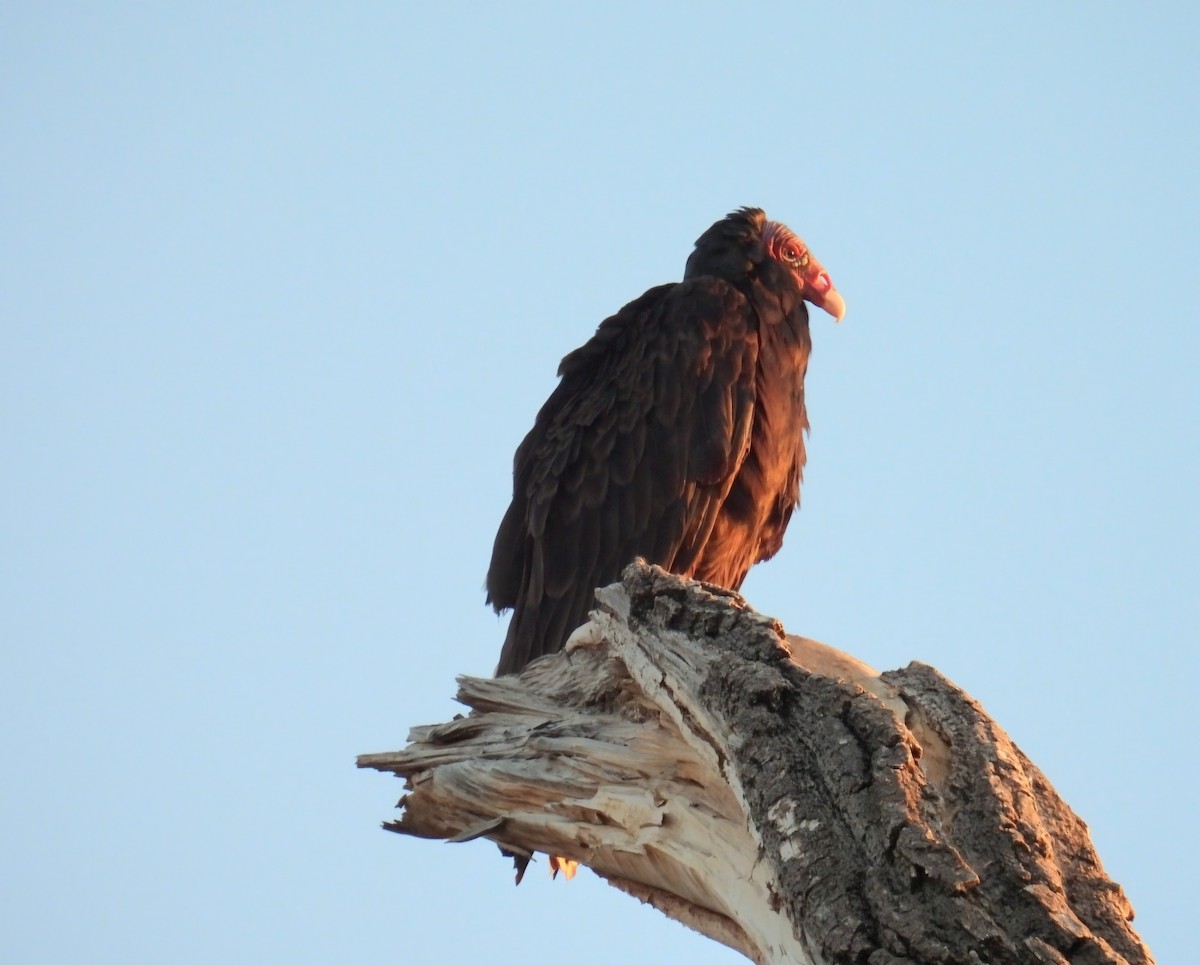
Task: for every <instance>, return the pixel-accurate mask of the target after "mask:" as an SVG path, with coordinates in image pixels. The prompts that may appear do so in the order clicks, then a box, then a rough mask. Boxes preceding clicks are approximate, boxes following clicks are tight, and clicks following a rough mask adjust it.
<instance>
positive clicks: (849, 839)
mask: <svg viewBox="0 0 1200 965" xmlns="http://www.w3.org/2000/svg"><path fill="white" fill-rule="evenodd" d="M597 602H598V606H597V609H596V610H595V611H593V614H592V619H591V621H590V622H589V623H588V624H587V625H585V626H584V627H582V628H581V629H580V630H578V631H576V633H575V634H574V635H573V636H572V638H571V640H570V641H568V644H567V648H566V650H565V651H564V652H563V653H560V654H555V655H553V656H550V657H547V658H544V659H542V660H538V661H535V662H534V663H533V664H531V665H530V666H529V667H527V668H526V669H525V671H524V672H523V673H522V674H521V675H520V676H511V677H503V678H499V679H490V680H484V679H477V678H469V677H464V678H461V679H460V681H459V685H460V690H459V694H458V697H459V700H460V701H462V702H463V703H464V704H466V705H467V706H468V707H470V708H471V712H470V714H469V715H468V716H466V717H461V718H458V719H456V720H452V721H450V722H448V723H445V724H437V725H432V726H426V727H417V728H414V729H413V731H412V732H411V734H410V735H409V740H410V744H409V746H408V747H406V748H405V749H404V750H401V751H396V752H392V753H384V754H368V755H364V756H362V757H360V758H359V761H358V763H359V766H360V767H371V768H375V769H377V770H381V771H390V772H393V773H395V774H397V775H399V776H400V777H402V778H404V779H405V780H406V782H407V793H406V795H405V797H404V798H403V799H402V800H401V802H400V808H401V812H402V813H401V816H400V818H399V820H397V821H394V822H389V823H387V824H385V827H386V828H388V829H389V830H392V831H397V832H400V833H402V834H409V835H414V836H417V837H423V838H438V839H446V840H455V841H466V840H471V839H473V838H479V837H486V838H488V839H490V840H492V841H494V842H496V843H497V844H499V845H500V846H501V847H502V848H504V849H505V850H506V851H509V852H512V853H513V854H515V855H517V856H518V858H519V859H524V858H527V857H528V856H530V855H532V854H533V853H534V852H539V851H540V852H544V853H546V854H548V855H553V856H559V857H560V858H564V859H568V860H569V861H578V862H579V863H581V864H584V865H587V866H588V867H590V868H591V869H592V870H593V871H595V872H596V873H597V874H599V875H600V876H602V877H604V878H605V879H607V880H608V881H609V882H610V883H612V884H613V885H615V886H616V887H618V888H621V889H622V890H624V891H626V892H628V893H630V894H632V895H635V896H636V897H638V898H640V899H642V900H643V901H646V902H649V903H651V904H653V905H655V906H656V907H657V908H659V909H661V910H662V911H663V912H664V913H665V914H667V915H669V916H670V917H672V918H675V919H677V920H679V921H682V922H684V923H685V924H687V925H689V926H691V927H693V928H695V929H697V930H698V931H700V932H702V933H704V934H706V935H708V936H710V937H711V938H713V939H715V940H717V941H720V942H723V943H725V944H726V945H729V946H730V947H732V948H735V949H737V950H739V951H741V952H742V953H743V954H745V955H746V956H747V957H748V958H750V959H751V960H753V961H755V962H758V963H764V965H765V963H781V962H799V963H813V965H818V963H819V965H851V963H853V965H901V963H912V965H917V963H920V965H935V963H936V965H942V963H956V965H957V963H962V965H967V963H985V965H1017V963H1021V965H1025V963H1055V965H1061V963H1071V965H1101V963H1106V965H1107V963H1111V965H1117V963H1130V965H1133V963H1138V965H1140V963H1152V962H1153V958H1152V957H1151V955H1150V952H1149V950H1148V949H1147V948H1146V947H1145V945H1144V944H1142V942H1141V940H1140V939H1139V938H1138V936H1137V934H1136V933H1135V932H1134V931H1133V929H1132V928H1131V926H1130V921H1131V920H1132V918H1133V909H1132V908H1131V907H1130V904H1129V902H1128V900H1127V899H1126V898H1125V895H1124V893H1123V892H1122V891H1121V888H1120V886H1119V885H1117V884H1116V883H1115V882H1113V881H1112V880H1111V879H1110V878H1108V877H1107V876H1106V875H1105V873H1104V870H1103V868H1102V867H1101V864H1100V859H1099V858H1098V857H1097V855H1096V852H1095V849H1094V848H1093V847H1092V844H1091V841H1090V839H1089V836H1088V832H1087V827H1086V825H1085V824H1084V823H1083V821H1081V820H1080V819H1079V818H1078V817H1076V815H1075V814H1074V813H1073V812H1072V811H1071V809H1070V808H1069V807H1067V805H1066V804H1065V803H1064V802H1063V801H1062V799H1061V798H1059V796H1058V794H1057V793H1055V791H1054V788H1053V787H1051V785H1050V783H1049V781H1047V780H1046V778H1045V776H1044V775H1043V774H1042V773H1041V771H1039V770H1038V769H1037V767H1035V766H1034V765H1033V764H1032V763H1031V762H1030V761H1029V760H1028V758H1026V757H1025V755H1024V754H1022V753H1021V751H1020V750H1019V749H1018V748H1017V747H1016V746H1015V745H1014V744H1013V743H1012V741H1011V740H1009V738H1008V737H1007V735H1006V734H1005V733H1004V731H1003V730H1002V729H1001V728H1000V727H999V725H997V724H996V722H995V721H993V720H992V719H991V718H990V717H988V715H987V714H986V713H985V712H984V710H983V708H982V707H981V706H980V705H979V704H978V703H977V702H976V701H974V700H972V699H971V698H970V697H969V696H968V695H967V694H965V693H963V692H962V691H961V690H960V689H958V688H957V687H955V686H954V685H953V684H952V683H951V682H950V681H948V680H947V679H946V678H945V677H943V676H942V675H941V674H939V673H938V672H937V671H936V670H934V669H933V668H932V667H928V666H925V665H922V664H918V663H913V664H910V665H909V666H908V667H906V668H904V669H902V670H895V671H889V672H887V673H883V674H878V673H877V672H876V671H874V670H872V669H871V668H870V667H867V666H866V665H865V664H862V663H860V662H858V661H856V660H855V659H854V658H852V657H849V656H847V655H845V654H843V653H841V652H840V651H837V650H834V649H832V648H830V647H826V646H824V645H823V644H819V643H817V642H815V641H812V640H806V639H804V638H801V637H793V636H788V635H786V634H785V633H784V632H783V628H782V627H781V626H780V625H779V623H778V622H777V621H775V620H772V619H770V618H767V617H764V616H761V615H759V614H758V613H756V612H754V611H753V610H752V609H750V608H749V607H748V606H747V605H746V604H745V602H744V601H743V600H742V598H741V597H740V596H738V595H737V594H735V593H731V592H729V591H725V590H720V589H716V588H714V587H711V586H707V585H704V584H699V583H695V582H690V581H686V580H681V579H679V578H677V577H675V576H672V575H670V574H668V573H666V572H664V571H663V570H661V569H659V568H658V567H653V566H647V565H645V564H643V563H640V562H639V563H635V564H633V565H631V566H630V567H629V568H628V569H627V570H626V571H625V574H624V578H623V580H622V582H621V583H618V584H614V585H613V586H610V587H605V588H603V589H601V590H598V591H597ZM568 867H569V865H568Z"/></svg>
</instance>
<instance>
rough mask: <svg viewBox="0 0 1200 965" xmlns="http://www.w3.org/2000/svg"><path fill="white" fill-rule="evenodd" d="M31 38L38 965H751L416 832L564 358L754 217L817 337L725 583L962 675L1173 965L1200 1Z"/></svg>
mask: <svg viewBox="0 0 1200 965" xmlns="http://www.w3.org/2000/svg"><path fill="white" fill-rule="evenodd" d="M924 9H925V11H927V12H919V11H918V10H917V9H916V8H913V7H911V6H905V7H901V6H897V5H883V4H878V5H872V4H864V5H855V6H854V7H853V8H846V7H845V6H843V7H842V8H840V11H839V12H838V13H836V14H831V13H829V12H828V10H827V8H826V7H825V6H823V5H809V4H803V3H787V4H760V5H757V6H756V7H753V8H748V9H744V10H740V11H737V12H735V11H734V10H733V9H732V8H731V7H730V6H729V5H725V4H713V3H701V4H684V3H657V4H645V3H639V4H632V3H616V4H604V5H572V6H569V7H568V5H563V4H540V5H535V4H513V5H484V4H465V5H457V6H455V7H453V8H451V7H449V6H447V7H444V8H441V9H437V10H435V9H433V6H432V5H423V6H421V7H417V6H416V5H406V4H357V5H353V6H349V5H337V6H332V5H329V6H324V7H321V6H318V5H299V6H297V5H294V4H271V3H262V4H255V5H252V6H248V5H244V4H221V3H217V4H187V3H180V4H170V5H165V6H160V7H146V6H143V5H133V4H110V5H107V7H100V6H96V5H72V4H55V3H42V4H8V5H5V6H4V7H3V8H0V159H2V161H0V163H2V167H0V170H3V174H4V176H3V177H2V178H0V254H2V257H0V432H2V436H0V439H2V442H3V449H4V452H5V453H6V454H7V458H6V460H5V471H4V472H3V473H0V546H3V548H4V552H3V555H2V556H0V647H2V648H3V667H4V670H3V672H0V752H2V755H3V760H4V762H5V788H6V789H5V791H4V792H3V794H0V822H2V824H3V826H4V828H5V829H6V833H5V835H4V837H3V842H2V843H0V868H3V869H4V874H3V875H0V934H2V935H3V936H4V938H3V940H2V942H0V944H2V945H3V946H4V948H5V951H4V953H3V957H4V958H5V960H6V961H12V962H19V963H68V962H88V963H114V965H116V963H120V965H135V963H160V962H172V963H193V962H194V963H211V962H253V963H258V962H276V961H278V962H283V961H286V962H289V963H308V962H312V963H324V962H380V963H383V962H404V963H410V962H448V963H458V962H463V963H468V962H469V963H476V962H495V963H501V965H508V963H525V962H529V961H537V960H538V959H542V958H544V957H545V956H547V955H550V954H557V953H563V954H567V955H569V957H570V959H571V961H572V962H573V965H592V963H607V962H612V961H615V960H621V961H623V962H629V963H637V962H664V961H678V960H687V961H688V962H689V963H691V965H707V963H733V962H737V961H741V959H740V958H739V957H738V956H737V955H735V954H734V953H732V952H730V951H728V950H726V949H724V948H722V947H720V946H718V945H715V944H714V943H712V942H710V941H708V940H706V939H703V938H700V937H699V936H696V935H693V934H691V933H689V932H687V931H686V930H684V929H683V928H682V927H681V926H679V925H676V924H675V923H673V922H671V921H669V920H667V919H665V918H663V917H662V916H661V915H659V914H658V913H657V912H655V911H653V910H651V909H648V908H645V907H642V906H640V905H638V904H637V903H636V902H635V901H634V900H632V899H630V898H628V897H626V896H624V895H620V894H618V893H616V892H615V891H613V890H612V889H610V888H608V887H607V886H606V885H604V884H603V883H602V882H600V881H599V880H597V879H596V878H594V877H593V876H591V875H590V874H589V873H587V872H583V873H581V874H580V876H579V877H578V878H577V879H576V880H575V881H573V882H571V883H569V884H564V883H563V882H561V881H559V882H554V883H551V882H550V881H549V880H548V879H547V877H546V875H545V866H544V863H543V864H540V865H536V866H534V867H533V868H532V869H531V871H530V873H529V875H528V876H527V878H526V882H525V883H524V884H523V885H522V886H521V887H520V888H519V889H514V888H513V887H512V883H511V881H512V875H511V868H510V867H509V865H508V864H507V863H506V862H505V861H504V860H503V859H501V858H500V856H499V855H498V853H497V852H496V850H495V848H494V847H493V846H491V845H490V844H488V843H487V842H482V841H479V842H474V843H470V844H465V845H456V846H449V845H444V844H440V843H430V842H418V841H413V840H407V839H401V838H399V837H397V836H394V835H389V834H386V833H385V832H383V831H381V830H379V823H380V822H381V821H383V820H386V819H390V818H392V817H393V816H394V812H393V811H392V807H393V805H394V804H395V802H396V800H397V799H398V797H399V796H400V794H401V792H402V786H401V784H400V782H398V781H396V780H394V779H392V778H389V777H387V776H384V775H379V774H375V773H373V772H359V771H356V770H355V768H354V766H353V761H354V756H355V755H356V754H358V753H364V752H374V751H383V750H391V749H395V748H397V747H400V746H402V745H403V744H404V742H405V738H406V734H407V731H408V728H409V726H411V725H414V724H422V723H431V722H435V721H440V720H445V719H447V718H448V717H449V716H451V715H452V714H453V713H455V712H456V710H457V708H456V705H454V704H453V702H452V697H453V693H454V689H455V684H454V678H455V675H457V674H461V673H472V674H487V673H489V672H490V671H491V668H492V667H493V666H494V664H495V660H496V657H497V655H498V653H499V648H500V644H501V641H502V639H503V629H504V627H503V623H502V622H501V621H498V620H497V619H496V618H495V617H494V616H493V615H492V614H491V612H490V610H488V609H487V608H486V607H485V605H484V594H483V590H482V582H483V577H484V573H485V571H486V568H487V561H488V556H489V553H490V550H491V544H492V539H493V536H494V534H495V528H496V526H497V524H498V523H499V521H500V517H501V515H502V513H503V511H504V508H505V506H506V505H507V502H508V498H509V495H510V491H511V488H510V487H511V475H510V471H511V459H512V453H513V450H514V449H515V447H516V445H517V443H518V442H519V441H520V439H521V438H522V436H523V435H524V433H525V432H526V431H527V430H528V428H529V427H530V425H531V424H532V421H533V417H534V414H535V413H536V411H537V408H538V406H539V405H540V404H541V402H542V401H543V399H544V398H545V397H546V395H547V394H548V393H549V392H550V391H551V389H552V388H553V386H554V384H555V377H554V371H555V368H556V366H557V364H558V360H559V358H560V357H561V356H562V355H564V354H565V353H566V352H567V351H569V350H571V349H572V348H574V347H576V346H577V345H579V344H581V343H582V342H583V341H585V340H586V339H587V338H588V337H589V336H590V334H591V333H592V331H593V330H594V329H595V327H596V325H597V324H598V323H599V322H600V321H601V320H602V319H603V318H604V317H605V316H606V315H608V314H610V313H612V312H614V311H616V310H617V309H618V308H620V307H621V305H623V304H624V303H625V302H627V301H629V300H631V299H632V298H634V297H636V296H638V295H640V294H641V293H642V292H643V291H644V290H645V289H646V288H648V287H650V286H651V285H655V284H659V283H661V282H664V281H670V280H673V279H678V278H679V277H680V276H681V274H682V271H683V265H684V261H685V260H686V258H687V255H688V253H689V252H690V250H691V246H692V243H693V241H694V240H695V238H696V237H697V236H698V235H699V234H700V233H701V232H702V231H703V230H704V229H705V228H707V227H708V225H710V224H711V223H712V222H713V221H714V220H716V219H717V218H719V217H721V216H722V215H724V214H725V213H726V212H727V211H729V210H730V209H732V208H735V207H738V206H740V205H745V204H749V205H758V206H761V207H763V208H765V209H766V211H767V213H768V215H769V216H770V217H772V218H775V219H778V220H781V221H784V222H786V223H787V224H789V225H790V226H791V227H792V228H793V229H795V230H796V231H797V232H798V233H799V234H800V235H801V236H803V237H804V238H805V239H806V240H807V241H808V243H809V244H810V246H811V248H812V250H813V252H814V253H815V254H816V255H817V257H818V258H819V259H820V260H821V261H822V262H823V263H824V264H825V266H826V267H827V268H828V269H829V271H830V273H831V275H832V277H833V279H834V281H835V282H836V284H837V285H838V288H839V289H840V290H841V291H842V293H843V294H844V296H845V298H846V302H847V305H848V313H847V316H846V320H845V322H844V323H843V324H842V325H840V326H836V327H835V326H834V325H833V324H832V322H831V320H829V319H828V318H826V317H825V316H823V315H821V314H820V313H814V315H813V326H812V328H813V340H814V343H815V349H814V354H813V358H812V363H811V366H810V376H809V382H808V386H809V413H810V418H811V421H812V424H813V431H812V436H811V439H810V442H809V467H808V470H807V473H806V479H805V484H804V490H803V497H802V498H803V502H802V507H801V510H800V511H799V513H798V515H797V516H796V517H795V518H794V520H793V522H792V526H791V529H790V531H789V533H788V538H787V541H786V542H785V545H784V548H783V550H782V552H781V553H780V554H779V556H778V557H777V558H776V559H774V560H772V561H771V562H770V563H768V564H765V565H763V566H761V567H759V568H757V569H756V570H755V571H753V572H752V573H751V575H750V577H749V579H748V580H747V581H746V584H745V586H744V587H743V590H744V593H745V595H746V597H747V598H748V600H749V601H750V603H751V604H752V605H754V606H755V607H757V608H758V609H759V610H761V611H763V612H766V613H769V614H771V615H773V616H777V617H779V618H780V619H781V620H782V621H783V622H784V624H785V625H786V627H787V628H788V630H789V631H790V632H793V633H800V634H804V635H806V636H811V637H816V638H818V639H821V640H824V641H826V642H828V643H830V644H832V645H834V646H836V647H839V648H841V649H843V650H847V651H849V652H851V653H853V654H855V655H856V656H858V657H859V658H861V659H863V660H865V661H867V662H869V663H871V664H873V665H875V666H876V667H879V668H881V669H886V668H890V667H897V666H903V665H904V664H906V663H907V662H908V661H910V660H921V661H924V662H926V663H930V664H933V665H934V666H936V667H938V668H939V669H940V670H941V671H942V672H943V673H945V674H946V675H947V676H949V677H950V678H951V679H953V680H954V681H956V682H957V683H958V684H959V685H961V686H962V687H964V688H965V689H966V690H967V691H968V692H969V693H971V694H972V695H973V696H975V697H976V698H978V699H979V700H980V701H982V703H983V704H984V706H985V707H986V708H987V709H988V711H989V712H990V713H991V714H992V715H993V716H994V717H995V719H996V720H997V721H998V722H999V723H1000V724H1001V725H1002V726H1004V727H1005V728H1006V729H1007V730H1008V732H1009V733H1010V734H1011V735H1012V737H1013V738H1014V739H1015V740H1016V741H1017V743H1018V744H1019V745H1020V746H1021V748H1022V749H1023V750H1024V751H1025V752H1026V753H1027V754H1028V755H1029V756H1030V757H1031V758H1032V759H1033V761H1034V762H1035V763H1037V765H1038V766H1039V767H1040V768H1041V769H1042V770H1043V771H1044V772H1045V773H1046V774H1047V776H1048V777H1049V779H1050V780H1051V781H1052V782H1053V783H1054V785H1055V786H1056V787H1057V789H1058V790H1059V792H1060V793H1061V794H1062V795H1063V797H1064V798H1065V799H1066V800H1067V802H1068V803H1069V804H1070V805H1071V806H1072V807H1073V808H1074V809H1075V810H1076V811H1077V812H1078V813H1079V815H1080V816H1081V817H1082V818H1083V819H1084V820H1085V821H1087V822H1088V824H1089V826H1090V828H1091V832H1092V835H1093V839H1094V841H1095V843H1096V846H1097V848H1098V850H1099V853H1100V855H1101V858H1102V859H1103V861H1104V863H1105V866H1106V868H1107V870H1108V871H1109V872H1110V873H1111V874H1112V875H1113V877H1114V878H1116V880H1117V881H1119V882H1120V883H1121V884H1122V885H1123V886H1124V887H1125V889H1126V891H1127V893H1128V895H1129V897H1130V899H1131V901H1132V902H1133V904H1134V907H1135V908H1136V910H1137V913H1138V917H1137V920H1136V922H1135V924H1136V927H1137V928H1138V929H1139V931H1140V932H1141V934H1142V935H1143V937H1144V938H1145V939H1146V940H1147V941H1148V943H1149V944H1150V947H1151V949H1152V950H1153V951H1154V953H1155V954H1156V956H1157V957H1158V959H1159V961H1161V962H1163V963H1164V965H1165V963H1169V962H1182V961H1186V960H1188V955H1189V952H1190V951H1191V950H1192V949H1193V948H1194V944H1195V943H1194V937H1193V935H1192V931H1193V928H1192V924H1191V921H1190V919H1191V917H1192V915H1193V910H1192V905H1193V903H1194V897H1195V895H1196V893H1197V890H1198V888H1197V886H1198V884H1200V881H1198V876H1197V873H1196V870H1195V869H1196V867H1197V865H1198V863H1200V847H1198V840H1197V830H1196V820H1195V800H1196V798H1195V788H1194V786H1193V783H1194V776H1193V772H1194V767H1192V766H1191V764H1190V763H1189V761H1190V755H1191V752H1192V748H1193V746H1194V745H1195V744H1196V742H1197V738H1198V737H1200V734H1198V733H1197V727H1196V723H1195V721H1196V714H1195V711H1194V709H1193V697H1192V695H1191V691H1192V687H1193V682H1194V680H1195V679H1196V677H1197V671H1198V670H1200V668H1198V666H1197V658H1196V627H1197V625H1198V623H1200V606H1198V602H1197V599H1198V593H1197V587H1198V586H1200V579H1198V577H1200V572H1198V570H1200V568H1198V566H1197V547H1198V545H1200V519H1198V516H1200V514H1198V511H1197V506H1196V504H1197V495H1196V494H1197V491H1198V490H1200V455H1198V453H1200V445H1198V442H1200V439H1198V435H1200V433H1198V432H1197V428H1198V425H1197V421H1198V419H1197V413H1198V412H1200V405H1198V403H1200V393H1198V391H1197V386H1196V372H1197V368H1198V363H1200V331H1198V329H1200V326H1198V325H1197V320H1196V317H1195V315H1196V312H1195V303H1196V297H1197V295H1196V293H1197V289H1198V287H1200V286H1198V285H1197V275H1198V273H1197V270H1196V257H1197V252H1198V250H1200V175H1198V174H1197V170H1198V168H1200V164H1198V163H1197V158H1198V157H1200V151H1198V150H1197V146H1198V145H1197V107H1196V103H1197V101H1196V98H1197V91H1198V90H1200V67H1198V62H1200V58H1198V57H1197V50H1198V49H1200V15H1198V14H1197V13H1196V8H1195V6H1194V5H1192V4H1185V3H1181V2H1180V3H1163V4H1158V5H1155V6H1153V7H1151V6H1148V5H1138V6H1135V5H1133V4H1127V5H1117V4H1088V5H1084V4H1072V5H1056V6H1054V8H1053V9H1048V8H1047V7H1046V5H1043V4H1013V5H1006V6H1005V8H1004V10H1002V11H998V10H996V9H994V6H993V7H985V6H983V5H972V6H970V7H966V6H961V7H958V6H956V7H952V6H949V5H944V6H934V7H929V8H924Z"/></svg>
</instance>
